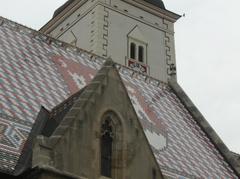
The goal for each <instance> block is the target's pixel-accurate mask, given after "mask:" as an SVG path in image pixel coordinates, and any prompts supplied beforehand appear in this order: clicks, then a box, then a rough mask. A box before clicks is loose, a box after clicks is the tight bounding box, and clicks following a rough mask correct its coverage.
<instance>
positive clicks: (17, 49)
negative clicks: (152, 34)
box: [0, 18, 238, 178]
mask: <svg viewBox="0 0 240 179" xmlns="http://www.w3.org/2000/svg"><path fill="white" fill-rule="evenodd" d="M0 61H1V66H0V76H1V78H0V81H1V83H0V86H1V88H0V95H1V98H0V106H1V108H0V130H1V138H0V146H1V147H0V169H1V170H2V171H4V172H8V173H14V171H15V168H16V165H17V163H18V160H19V157H20V156H21V154H22V151H23V148H24V146H25V142H26V140H27V138H28V135H29V133H30V131H31V127H32V126H33V124H34V123H35V120H36V116H37V114H38V112H39V110H40V107H41V106H44V107H45V108H47V109H48V110H51V109H53V108H54V107H55V106H56V105H58V104H59V103H61V102H62V101H64V100H65V99H66V98H68V97H69V96H71V95H73V94H74V93H76V92H78V91H79V90H80V89H82V88H83V87H85V86H86V85H87V84H88V83H89V81H90V80H91V79H92V78H93V77H94V75H95V74H96V72H97V71H98V70H99V69H100V68H101V66H102V64H103V63H104V61H105V60H104V59H101V58H99V57H97V56H94V55H92V54H90V53H87V52H85V51H83V50H80V49H76V48H73V47H71V46H68V45H67V44H64V43H61V42H59V41H56V40H54V39H51V38H49V37H47V36H45V35H42V34H40V33H39V32H36V31H33V30H30V29H28V28H25V27H23V26H20V25H17V24H15V23H13V22H11V21H8V20H6V19H3V18H0ZM116 68H117V69H118V70H119V74H120V76H121V78H122V80H123V82H124V84H125V86H126V88H127V91H128V93H129V96H130V98H131V100H132V104H133V106H134V108H135V110H136V113H137V115H138V117H139V120H140V122H141V124H142V126H143V128H144V131H145V134H146V136H147V138H148V140H149V143H150V144H151V146H152V149H153V152H154V155H155V157H156V159H157V161H158V163H159V166H160V167H161V169H162V171H163V173H164V174H165V175H167V176H172V177H173V178H177V177H181V176H182V177H184V178H219V177H221V178H238V177H237V176H236V175H235V174H234V172H233V170H232V169H231V167H230V166H229V165H228V163H227V162H226V161H225V160H224V158H223V157H222V156H221V155H220V153H219V152H218V150H217V149H216V148H215V146H214V145H213V143H212V142H211V141H210V140H209V139H208V137H207V136H206V134H205V133H204V132H203V131H202V129H201V128H200V127H199V126H198V124H197V123H196V122H195V120H194V119H193V117H192V116H191V115H190V113H189V112H188V111H187V109H186V108H185V107H184V105H183V104H182V103H181V101H180V100H179V98H178V97H177V96H176V95H175V93H174V92H173V91H172V90H171V88H170V87H169V86H168V85H167V84H164V83H161V82H159V81H158V80H155V79H152V78H149V77H146V76H144V75H142V74H139V73H136V72H134V71H132V70H130V69H128V68H126V67H123V66H121V65H116Z"/></svg>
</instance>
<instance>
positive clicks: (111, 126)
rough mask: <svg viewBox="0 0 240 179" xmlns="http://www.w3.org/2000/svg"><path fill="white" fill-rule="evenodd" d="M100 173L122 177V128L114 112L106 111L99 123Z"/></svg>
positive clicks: (105, 176)
mask: <svg viewBox="0 0 240 179" xmlns="http://www.w3.org/2000/svg"><path fill="white" fill-rule="evenodd" d="M100 134H101V135H100V141H99V142H100V145H99V148H100V151H99V153H100V155H99V160H100V162H99V164H100V165H101V166H100V167H99V170H100V171H99V172H100V175H101V176H103V178H109V179H110V178H112V179H113V178H124V177H123V166H124V161H123V148H124V147H123V128H122V123H121V121H120V119H119V118H118V116H117V115H116V113H114V112H113V111H108V112H106V113H105V114H104V115H103V118H102V120H101V123H100Z"/></svg>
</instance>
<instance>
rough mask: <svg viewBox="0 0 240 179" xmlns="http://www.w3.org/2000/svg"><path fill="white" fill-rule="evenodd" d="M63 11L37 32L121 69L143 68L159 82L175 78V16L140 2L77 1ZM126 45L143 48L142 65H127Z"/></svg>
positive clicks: (121, 0) (118, 0)
mask: <svg viewBox="0 0 240 179" xmlns="http://www.w3.org/2000/svg"><path fill="white" fill-rule="evenodd" d="M65 11H66V12H62V13H60V14H59V15H58V16H56V17H55V18H54V19H53V20H52V22H51V21H50V22H49V23H48V24H47V25H45V26H44V27H43V28H42V29H41V31H43V32H44V33H48V34H50V35H51V36H53V37H55V38H58V39H60V40H63V41H66V42H68V43H71V44H72V45H76V46H78V47H80V48H82V49H85V50H87V51H91V52H93V53H95V54H97V55H100V56H103V57H111V58H112V59H113V60H114V61H115V62H117V63H120V64H122V65H126V66H129V65H131V67H133V66H134V68H135V69H137V70H138V69H139V66H140V67H144V69H146V73H147V74H148V75H149V76H152V77H154V78H157V79H159V80H161V81H164V82H167V81H168V79H169V78H176V75H175V72H176V70H175V68H176V63H175V47H174V28H173V23H174V22H175V21H176V20H177V18H179V16H178V15H176V14H174V13H171V12H169V11H167V10H163V9H160V8H157V7H155V6H153V5H151V4H148V3H146V2H144V1H141V0H139V1H138V2H136V1H133V0H79V1H78V2H77V3H75V4H74V5H73V7H72V8H69V9H66V10H65ZM130 42H135V43H136V44H137V47H139V44H140V45H141V44H142V46H143V47H144V54H143V56H144V57H143V58H144V60H143V62H138V58H137V57H136V60H135V61H134V60H131V61H129V58H130ZM138 53H139V51H138V50H136V56H137V55H138ZM130 62H131V64H130Z"/></svg>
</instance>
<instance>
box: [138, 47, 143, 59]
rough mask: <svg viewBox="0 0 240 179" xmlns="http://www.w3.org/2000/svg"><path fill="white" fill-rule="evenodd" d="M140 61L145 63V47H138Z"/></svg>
mask: <svg viewBox="0 0 240 179" xmlns="http://www.w3.org/2000/svg"><path fill="white" fill-rule="evenodd" d="M138 61H139V62H142V63H143V62H144V47H143V46H138Z"/></svg>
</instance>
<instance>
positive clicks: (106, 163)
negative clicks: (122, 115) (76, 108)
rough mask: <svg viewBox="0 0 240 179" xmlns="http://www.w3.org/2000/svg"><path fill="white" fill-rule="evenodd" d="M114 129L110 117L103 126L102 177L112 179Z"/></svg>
mask: <svg viewBox="0 0 240 179" xmlns="http://www.w3.org/2000/svg"><path fill="white" fill-rule="evenodd" d="M113 135H114V134H113V128H112V121H111V118H110V117H108V118H107V119H106V120H104V122H103V123H102V126H101V175H102V176H105V177H112V153H113V152H112V150H113Z"/></svg>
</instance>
